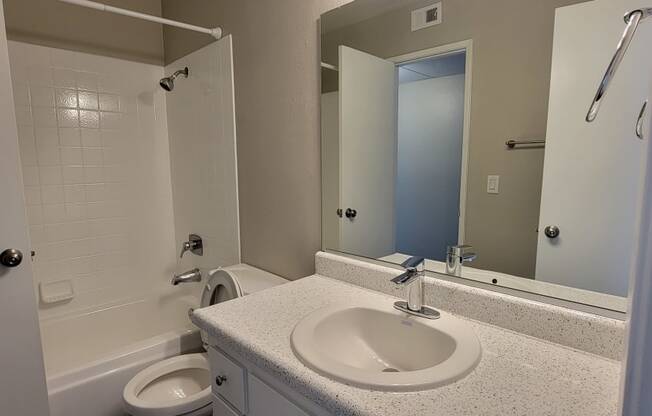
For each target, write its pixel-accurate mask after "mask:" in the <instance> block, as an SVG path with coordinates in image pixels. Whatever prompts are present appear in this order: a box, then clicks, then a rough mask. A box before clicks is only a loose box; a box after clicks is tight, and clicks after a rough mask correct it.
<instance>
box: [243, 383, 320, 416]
mask: <svg viewBox="0 0 652 416" xmlns="http://www.w3.org/2000/svg"><path fill="white" fill-rule="evenodd" d="M247 416H308V413H306V412H304V411H303V410H301V409H299V408H298V407H297V406H295V405H294V404H293V403H291V402H290V401H289V400H288V399H286V398H285V397H283V396H282V395H281V394H280V393H278V392H276V390H274V389H272V388H271V387H269V386H268V385H267V384H265V383H263V382H262V381H260V380H259V379H258V378H257V377H256V376H254V375H253V374H251V373H249V413H248V414H247Z"/></svg>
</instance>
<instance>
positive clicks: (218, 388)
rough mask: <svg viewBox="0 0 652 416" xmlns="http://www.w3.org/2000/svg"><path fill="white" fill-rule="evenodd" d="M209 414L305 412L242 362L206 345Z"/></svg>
mask: <svg viewBox="0 0 652 416" xmlns="http://www.w3.org/2000/svg"><path fill="white" fill-rule="evenodd" d="M208 358H209V360H210V364H211V379H212V390H213V416H309V415H310V414H309V413H306V412H305V411H304V410H302V409H301V408H299V407H298V406H297V405H296V404H294V403H293V402H291V401H290V400H289V399H288V398H286V395H288V394H287V393H288V392H284V393H286V394H282V393H281V392H279V391H278V390H277V389H275V388H273V387H271V386H270V385H269V384H267V383H266V382H264V381H263V380H261V379H260V378H259V377H257V376H256V375H254V373H253V372H252V371H251V370H250V369H248V368H247V367H246V366H245V365H243V364H241V363H239V362H237V361H235V360H233V359H232V358H230V357H228V356H227V355H226V354H225V353H223V352H222V351H220V350H219V349H217V348H215V347H209V348H208ZM320 413H321V412H320Z"/></svg>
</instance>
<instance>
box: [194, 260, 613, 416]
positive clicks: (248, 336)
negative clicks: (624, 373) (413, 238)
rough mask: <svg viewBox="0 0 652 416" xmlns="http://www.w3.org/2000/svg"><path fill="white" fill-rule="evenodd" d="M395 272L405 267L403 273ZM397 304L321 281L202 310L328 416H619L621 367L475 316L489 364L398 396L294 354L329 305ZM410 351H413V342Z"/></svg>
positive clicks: (201, 316) (229, 349)
mask: <svg viewBox="0 0 652 416" xmlns="http://www.w3.org/2000/svg"><path fill="white" fill-rule="evenodd" d="M394 272H395V270H394ZM362 300H370V301H381V302H387V303H388V304H391V302H393V301H394V300H396V299H395V298H392V297H390V296H387V295H386V294H381V293H377V292H374V291H371V290H368V289H365V288H361V287H359V286H355V285H352V284H349V283H346V282H342V281H338V280H335V279H332V278H329V277H324V276H320V275H313V276H310V277H307V278H304V279H301V280H299V281H296V282H292V283H289V284H286V285H283V286H279V287H275V288H271V289H269V290H266V291H263V292H258V293H254V294H252V295H249V296H247V297H244V298H240V299H237V300H234V301H232V302H226V303H222V304H218V305H215V306H211V307H208V308H204V309H200V310H197V311H195V313H194V314H193V316H192V320H193V322H194V323H195V324H196V325H197V326H199V327H200V328H201V329H203V330H204V331H206V332H207V333H208V335H209V336H210V338H211V339H212V340H214V342H215V343H216V344H217V346H218V347H219V348H220V349H222V350H223V351H225V352H226V353H227V354H229V355H230V356H232V357H233V358H235V359H236V360H240V361H241V362H243V363H247V365H250V366H253V367H255V368H257V369H259V370H260V371H262V372H264V373H265V374H266V375H267V376H268V377H271V378H274V379H275V380H277V381H278V382H280V383H283V384H284V385H286V386H287V387H288V388H289V389H291V390H292V391H293V392H295V393H296V394H298V395H301V396H303V397H304V398H306V399H307V400H308V401H309V402H312V403H314V404H315V405H316V406H318V407H319V408H320V409H323V410H324V414H336V415H385V414H399V413H400V414H415V415H416V414H418V415H424V416H428V415H430V416H438V415H442V416H443V415H446V416H454V415H478V414H483V415H496V416H497V415H501V416H505V415H524V414H527V415H562V414H569V415H574V416H584V415H586V416H589V415H590V416H601V415H605V416H606V415H614V416H615V415H616V414H617V401H618V380H619V372H620V363H619V362H617V361H615V360H611V359H608V358H605V357H601V356H598V355H595V354H590V353H586V352H584V351H580V350H577V349H572V348H569V347H566V346H563V345H559V344H555V343H552V342H549V341H546V340H542V339H537V338H534V337H532V336H529V335H524V334H520V333H517V332H514V331H511V330H507V329H503V328H500V327H497V326H494V325H489V324H487V323H483V322H479V321H476V320H469V319H467V318H464V317H462V316H461V315H458V318H460V319H464V320H467V321H468V322H469V323H470V325H472V327H473V329H474V330H475V332H476V334H477V336H478V338H479V340H480V343H481V345H482V359H481V361H480V363H479V364H478V366H477V367H476V368H475V370H473V372H472V373H471V374H469V375H468V376H467V377H465V378H463V379H461V380H459V381H457V382H455V383H453V384H449V385H447V386H444V387H440V388H437V389H432V390H424V391H419V392H410V393H392V392H381V391H372V390H366V389H361V388H357V387H352V386H349V385H346V384H343V383H340V382H337V381H333V380H331V379H329V378H326V377H323V376H321V375H319V374H317V373H316V372H314V371H313V370H311V369H309V368H307V367H306V366H304V365H303V364H302V363H301V362H300V361H299V360H298V359H297V358H296V356H295V355H294V353H293V352H292V347H291V345H290V336H291V333H292V330H293V329H294V327H295V325H296V324H297V323H298V322H299V321H300V320H301V319H302V318H304V317H305V316H307V315H308V314H310V313H311V312H313V311H315V310H317V309H320V308H322V307H325V306H328V305H332V304H341V303H349V304H352V305H355V304H356V303H357V302H360V301H362ZM406 348H407V349H409V346H406Z"/></svg>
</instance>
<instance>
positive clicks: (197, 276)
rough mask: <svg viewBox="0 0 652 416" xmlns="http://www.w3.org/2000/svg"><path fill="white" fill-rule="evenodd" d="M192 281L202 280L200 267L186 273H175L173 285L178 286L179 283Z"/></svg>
mask: <svg viewBox="0 0 652 416" xmlns="http://www.w3.org/2000/svg"><path fill="white" fill-rule="evenodd" d="M190 282H201V272H200V271H199V269H192V270H189V271H187V272H185V273H181V274H175V275H174V277H172V282H171V283H172V286H176V285H178V284H179V283H190Z"/></svg>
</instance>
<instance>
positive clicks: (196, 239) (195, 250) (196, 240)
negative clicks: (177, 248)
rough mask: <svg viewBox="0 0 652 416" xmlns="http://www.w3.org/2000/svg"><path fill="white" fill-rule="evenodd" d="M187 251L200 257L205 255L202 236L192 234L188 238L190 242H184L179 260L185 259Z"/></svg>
mask: <svg viewBox="0 0 652 416" xmlns="http://www.w3.org/2000/svg"><path fill="white" fill-rule="evenodd" d="M187 251H189V252H191V253H192V254H196V255H198V256H203V255H204V242H203V241H202V239H201V237H200V236H198V235H197V234H190V235H189V236H188V241H184V242H183V243H182V244H181V254H180V255H179V258H183V255H184V254H186V252H187Z"/></svg>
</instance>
